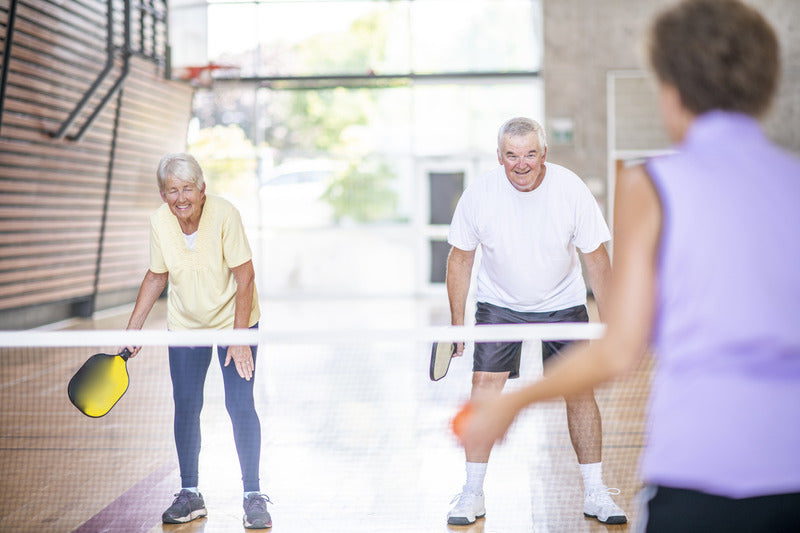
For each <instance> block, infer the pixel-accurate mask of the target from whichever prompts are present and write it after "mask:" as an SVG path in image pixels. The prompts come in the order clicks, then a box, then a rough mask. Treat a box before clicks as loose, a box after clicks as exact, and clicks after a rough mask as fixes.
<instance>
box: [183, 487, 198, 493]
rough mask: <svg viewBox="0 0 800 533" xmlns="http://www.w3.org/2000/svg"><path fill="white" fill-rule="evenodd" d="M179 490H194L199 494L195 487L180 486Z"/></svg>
mask: <svg viewBox="0 0 800 533" xmlns="http://www.w3.org/2000/svg"><path fill="white" fill-rule="evenodd" d="M181 490H188V491H189V492H194V493H195V494H200V491H199V490H197V487H181Z"/></svg>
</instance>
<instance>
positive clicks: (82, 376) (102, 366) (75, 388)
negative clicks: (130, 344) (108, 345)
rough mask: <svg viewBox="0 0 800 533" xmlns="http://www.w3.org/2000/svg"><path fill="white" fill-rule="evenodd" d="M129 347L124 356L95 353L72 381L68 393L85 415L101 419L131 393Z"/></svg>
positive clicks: (73, 402)
mask: <svg viewBox="0 0 800 533" xmlns="http://www.w3.org/2000/svg"><path fill="white" fill-rule="evenodd" d="M130 355H131V352H129V351H128V349H127V348H125V349H124V350H122V353H118V354H107V353H96V354H94V355H93V356H91V357H90V358H89V359H87V360H86V362H85V363H83V366H81V367H80V368H79V369H78V371H77V372H75V375H74V376H72V379H70V380H69V385H68V386H67V393H68V394H69V399H70V401H71V402H72V404H73V405H74V406H75V407H77V408H78V410H79V411H80V412H81V413H83V414H85V415H86V416H89V417H92V418H99V417H101V416H103V415H105V414H106V413H108V412H109V411H110V410H111V408H112V407H114V405H115V404H116V403H117V402H118V401H119V399H120V398H122V395H123V394H125V391H126V390H128V357H130Z"/></svg>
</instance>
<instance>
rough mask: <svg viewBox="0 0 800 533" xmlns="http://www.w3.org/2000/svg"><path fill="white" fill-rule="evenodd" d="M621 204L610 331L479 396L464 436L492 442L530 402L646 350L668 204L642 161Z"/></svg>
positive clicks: (622, 185)
mask: <svg viewBox="0 0 800 533" xmlns="http://www.w3.org/2000/svg"><path fill="white" fill-rule="evenodd" d="M615 205H616V209H615V221H616V228H615V232H614V254H615V255H614V268H613V269H612V273H611V286H610V291H609V294H608V298H607V299H605V304H606V305H605V306H604V307H605V308H604V309H603V311H604V314H605V317H604V318H605V322H606V332H605V335H604V336H603V338H601V339H599V340H597V341H593V342H589V343H581V344H578V345H575V346H574V347H573V348H571V349H569V350H568V351H567V352H566V353H565V355H564V357H560V358H558V359H557V360H556V361H554V363H553V364H552V366H550V367H549V368H548V371H547V374H546V377H545V378H543V379H541V380H539V381H536V382H534V383H532V384H530V385H528V386H527V387H524V388H522V389H519V390H518V391H515V392H513V393H507V394H502V395H500V396H497V397H494V398H487V399H485V400H481V401H478V402H476V403H475V404H474V405H473V416H472V417H471V419H470V421H469V422H468V423H467V424H466V427H465V431H464V433H463V435H462V438H461V440H462V444H464V445H467V446H488V445H490V444H491V443H494V442H495V441H497V440H500V439H502V438H503V436H504V435H505V433H506V431H508V427H509V426H510V425H511V423H512V422H513V421H514V418H515V417H516V416H517V414H518V413H519V412H520V411H521V410H522V409H523V408H525V407H527V406H528V405H531V404H532V403H535V402H540V401H543V400H548V399H551V398H556V397H561V396H568V395H570V394H574V393H577V392H581V391H583V390H585V389H588V388H591V387H593V386H595V385H599V384H600V383H603V382H605V381H608V380H610V379H613V378H615V377H617V376H619V375H621V374H623V373H624V372H625V371H626V370H628V369H629V368H631V367H632V366H633V365H634V364H635V363H636V362H637V361H638V360H639V358H640V357H641V356H642V355H643V354H644V353H645V351H646V350H647V347H648V343H649V340H650V332H651V328H652V321H653V316H654V308H655V301H656V296H655V287H656V257H657V251H658V242H659V234H660V230H661V206H660V203H659V200H658V196H657V194H656V191H655V189H654V187H653V185H652V182H651V181H650V178H649V176H648V175H647V172H646V171H645V170H644V168H643V167H635V168H631V169H628V170H627V171H625V173H624V174H623V175H622V176H621V177H620V180H619V183H618V184H617V195H616V199H615ZM592 281H594V280H592ZM601 299H602V296H601Z"/></svg>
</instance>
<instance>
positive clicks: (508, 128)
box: [497, 117, 547, 150]
mask: <svg viewBox="0 0 800 533" xmlns="http://www.w3.org/2000/svg"><path fill="white" fill-rule="evenodd" d="M529 133H535V134H536V136H537V137H539V146H540V147H541V148H542V149H545V148H547V135H546V134H545V132H544V128H543V127H542V125H541V124H539V123H538V122H536V121H535V120H533V119H530V118H527V117H514V118H512V119H509V120H507V121H506V122H505V123H504V124H503V125H502V126H500V130H499V131H498V132H497V149H498V150H500V148H501V145H502V144H503V137H505V136H506V135H509V136H511V137H522V136H524V135H528V134H529Z"/></svg>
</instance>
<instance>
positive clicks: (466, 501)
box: [447, 487, 486, 526]
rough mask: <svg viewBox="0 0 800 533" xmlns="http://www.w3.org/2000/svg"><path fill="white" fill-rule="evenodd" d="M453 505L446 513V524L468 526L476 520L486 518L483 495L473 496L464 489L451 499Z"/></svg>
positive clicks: (473, 494) (472, 493)
mask: <svg viewBox="0 0 800 533" xmlns="http://www.w3.org/2000/svg"><path fill="white" fill-rule="evenodd" d="M450 503H455V505H453V507H452V508H451V509H450V512H449V513H447V523H448V524H451V525H454V526H468V525H470V524H472V523H474V522H475V520H477V519H478V518H482V517H484V516H486V507H485V506H484V501H483V493H482V492H481V493H480V494H475V493H474V492H470V491H468V490H467V489H466V487H465V488H464V491H463V492H462V493H461V494H459V495H458V496H456V497H455V498H453V501H451V502H450Z"/></svg>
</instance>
